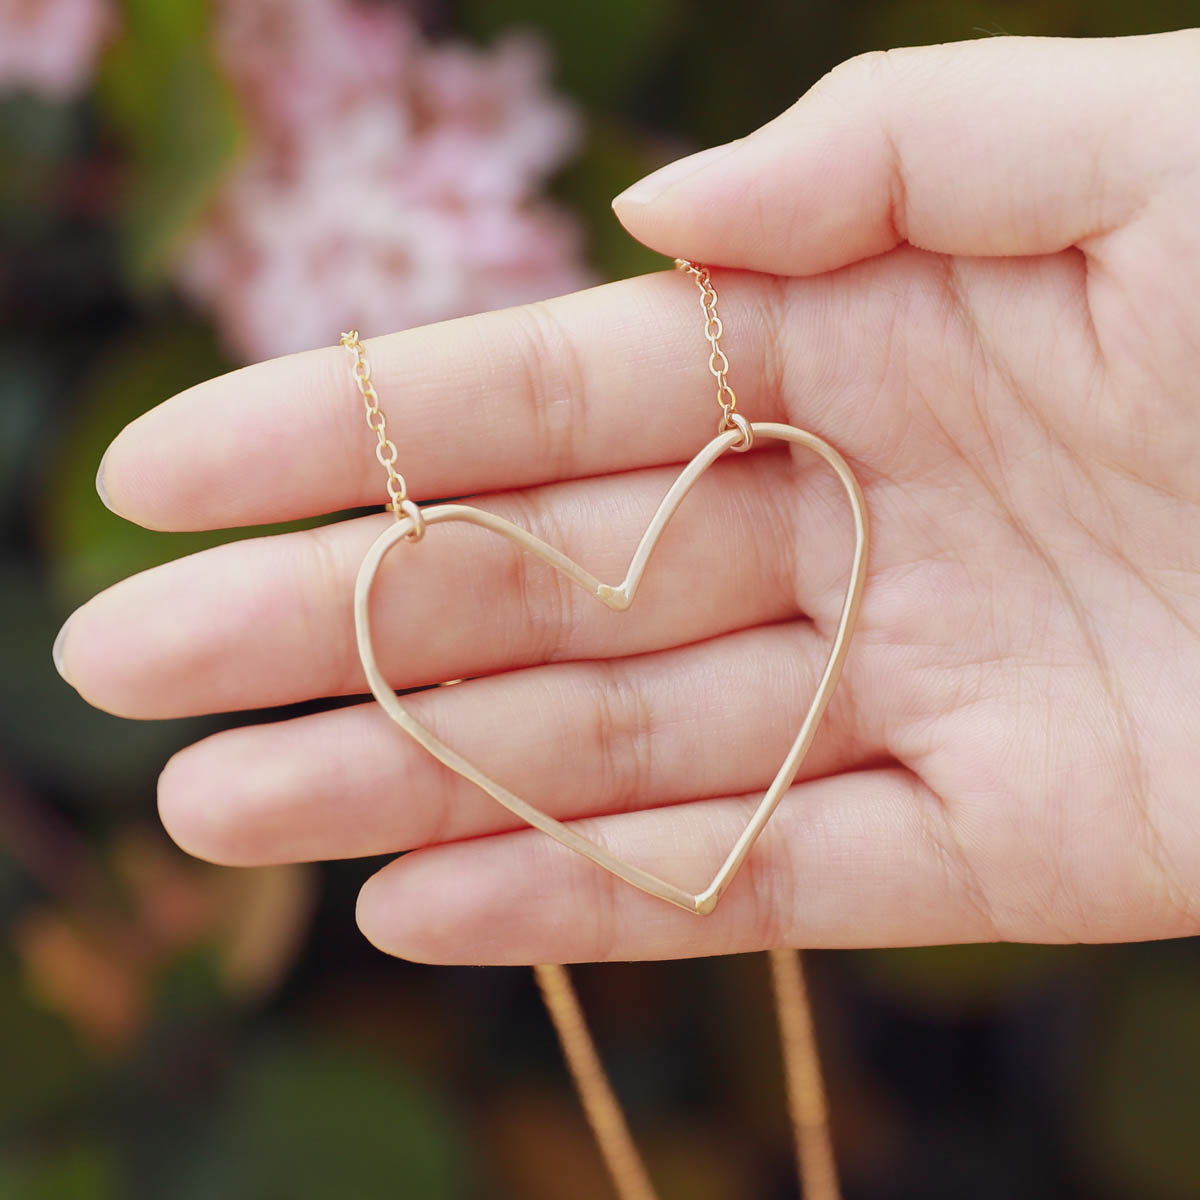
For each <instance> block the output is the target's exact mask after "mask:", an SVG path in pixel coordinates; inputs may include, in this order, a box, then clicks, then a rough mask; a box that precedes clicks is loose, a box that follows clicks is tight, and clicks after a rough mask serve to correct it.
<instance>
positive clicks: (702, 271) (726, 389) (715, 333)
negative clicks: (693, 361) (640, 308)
mask: <svg viewBox="0 0 1200 1200" xmlns="http://www.w3.org/2000/svg"><path fill="white" fill-rule="evenodd" d="M675 267H676V270H679V271H684V272H686V273H687V274H688V275H690V276H691V277H692V278H693V279H694V280H695V281H696V287H697V288H698V289H699V291H700V312H701V313H702V314H703V316H704V336H705V338H706V339H707V340H708V369H709V371H710V373H711V374H712V377H713V378H714V379H715V380H716V381H717V403H718V404H719V405H720V406H721V419H720V421H719V422H717V432H718V433H725V432H726V431H727V430H729V429H732V428H734V426H736V427H737V428H738V429H740V430H741V431H742V441H741V442H740V443H739V444H738V445H736V446H733V447H732V449H734V450H749V449H750V442H751V440H752V435H751V433H750V430H749V426H748V425H747V423H746V419H745V417H743V416H741V415H740V414H739V413H738V410H737V393H735V392H734V390H733V388H731V387H730V386H729V359H728V358H727V357H726V356H725V351H724V350H723V349H722V348H721V335H722V334H723V333H724V332H725V324H724V322H723V321H722V320H721V318H720V316H719V315H718V314H717V289H716V287H715V286H714V285H713V281H712V273H711V272H710V271H709V269H708V268H707V267H705V266H701V265H700V264H698V263H693V262H688V260H687V259H686V258H677V259H676V260H675Z"/></svg>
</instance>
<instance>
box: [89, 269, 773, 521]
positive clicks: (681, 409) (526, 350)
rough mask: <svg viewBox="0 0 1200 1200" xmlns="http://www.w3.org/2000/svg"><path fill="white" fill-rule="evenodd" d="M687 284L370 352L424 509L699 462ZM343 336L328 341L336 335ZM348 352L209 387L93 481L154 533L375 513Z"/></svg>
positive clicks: (620, 290)
mask: <svg viewBox="0 0 1200 1200" xmlns="http://www.w3.org/2000/svg"><path fill="white" fill-rule="evenodd" d="M761 291H762V289H761V287H758V286H754V285H753V283H750V284H749V285H744V286H741V287H739V288H737V289H735V291H734V292H732V293H731V295H730V298H729V311H728V313H727V316H729V317H730V318H731V327H734V328H736V330H737V334H736V340H737V346H736V353H735V351H734V348H733V347H732V346H731V347H730V352H731V353H735V357H736V364H737V365H736V368H735V369H734V376H735V378H736V381H737V386H738V387H739V388H741V389H742V390H743V392H744V394H745V396H746V397H747V399H749V398H750V397H753V398H754V408H753V417H754V419H755V420H778V419H780V418H781V416H782V412H783V410H782V406H781V402H780V398H779V397H778V396H777V395H774V394H773V393H772V391H771V390H770V389H769V388H768V387H767V386H765V385H766V384H767V382H768V381H769V380H770V379H772V378H773V377H774V375H775V371H776V368H775V366H774V365H773V364H772V363H771V362H769V361H768V358H769V356H770V354H771V351H772V346H773V345H774V344H775V343H774V336H773V335H774V333H775V332H776V331H775V330H774V329H773V327H772V323H771V318H770V315H769V314H767V313H765V312H764V309H763V300H762V297H761ZM695 298H696V297H695V289H694V287H693V285H692V282H691V280H689V279H686V278H684V277H683V276H681V275H679V274H677V273H676V272H664V273H661V274H656V275H648V276H644V277H642V278H639V279H630V280H624V281H622V282H620V283H615V284H610V285H608V286H605V287H598V288H593V289H591V290H589V291H585V292H579V293H576V294H574V295H569V296H563V297H560V298H558V299H555V300H549V301H546V302H544V303H540V304H530V305H525V306H523V307H520V308H512V309H507V310H503V311H500V312H494V313H484V314H481V315H479V316H474V317H468V318H463V319H461V320H456V321H447V322H444V323H441V324H437V325H431V326H427V327H425V328H421V329H412V330H407V331H405V332H402V333H396V334H391V335H388V336H386V337H380V338H373V339H371V340H369V341H368V342H367V343H366V347H367V352H368V357H369V361H370V363H371V365H372V369H373V373H374V374H373V379H374V382H375V384H376V386H377V390H378V393H379V396H380V402H381V405H382V409H383V412H384V414H385V416H386V417H387V419H388V426H387V430H388V433H389V435H390V437H391V438H392V440H393V441H394V442H395V444H396V446H397V449H398V453H399V457H398V460H397V466H398V468H399V470H400V471H401V472H402V473H403V474H404V476H405V478H406V480H407V482H408V486H409V490H410V492H411V494H412V495H413V496H414V497H415V498H416V499H417V500H432V499H436V498H439V497H445V496H457V495H464V494H468V493H472V492H484V491H492V490H497V489H501V488H512V487H525V486H529V485H531V484H538V483H544V482H548V481H553V480H558V479H569V478H575V477H579V476H591V475H596V474H602V473H604V472H608V471H615V470H626V469H628V468H632V467H641V466H649V465H653V464H660V463H666V462H679V461H682V460H685V459H687V458H689V457H690V456H691V454H692V453H693V452H694V451H695V450H696V448H697V447H698V445H699V444H700V443H701V441H702V440H703V439H704V438H705V437H707V436H708V435H709V433H710V431H712V430H714V429H715V426H716V420H715V415H714V414H716V413H717V412H718V410H717V407H716V404H715V402H714V398H713V395H714V393H713V384H712V377H711V376H710V375H709V373H708V365H707V364H708V350H707V346H706V344H705V342H704V337H703V326H702V324H701V322H700V319H699V317H698V316H697V312H696V303H695ZM332 336H335V335H331V337H332ZM350 366H351V364H350V360H349V359H348V358H347V355H346V352H345V351H344V350H343V349H341V348H340V347H337V346H330V347H327V348H325V349H321V350H314V351H310V352H307V353H304V354H296V355H292V356H289V357H287V358H281V359H276V360H274V361H271V362H265V363H259V364H258V365H256V366H252V367H246V368H244V369H242V370H240V371H235V372H233V373H231V374H228V375H224V376H221V377H219V378H217V379H212V380H209V381H208V382H206V383H201V384H199V385H198V386H196V387H194V388H191V389H190V390H188V391H186V392H183V393H181V394H180V395H178V396H176V397H174V398H173V399H171V400H168V401H166V402H165V403H164V404H161V405H159V406H158V407H157V408H154V409H152V410H151V411H150V412H148V413H146V414H145V415H143V416H142V417H139V418H138V419H137V420H136V421H134V422H133V423H132V424H131V425H129V426H128V427H127V428H126V429H125V430H124V431H123V432H122V433H121V434H120V435H119V436H118V437H117V438H116V440H115V441H114V442H113V444H112V445H111V446H110V447H109V450H108V453H107V454H106V456H105V458H104V461H103V464H102V467H101V471H100V480H99V482H100V485H101V487H102V494H103V495H104V496H105V499H106V503H108V504H109V506H110V507H111V508H113V509H114V510H115V511H116V512H118V513H119V514H120V515H121V516H124V517H127V518H128V519H130V520H132V521H136V522H138V523H139V524H142V525H146V526H149V527H151V528H156V529H203V528H216V527H227V526H237V525H250V524H262V523H269V522H274V521H281V520H290V519H292V518H295V517H300V516H307V515H311V514H315V513H324V512H333V511H339V510H342V509H346V508H351V507H354V506H357V505H363V504H373V503H382V502H384V501H385V500H386V496H385V494H384V490H383V484H384V477H383V472H382V470H381V468H380V465H379V463H378V462H377V461H376V457H375V448H376V441H375V438H374V437H373V436H372V435H371V433H370V431H369V430H368V429H367V428H366V425H365V422H364V416H363V411H362V401H361V399H360V397H359V395H358V392H357V391H356V389H355V385H354V381H353V379H352V376H351V373H350Z"/></svg>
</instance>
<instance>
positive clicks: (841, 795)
mask: <svg viewBox="0 0 1200 1200" xmlns="http://www.w3.org/2000/svg"><path fill="white" fill-rule="evenodd" d="M758 799H759V797H758V796H757V795H754V796H745V797H741V798H737V799H712V800H699V801H695V802H692V803H689V804H681V805H675V806H673V807H668V808H657V809H650V810H646V811H642V812H637V813H626V814H621V815H614V816H606V817H597V818H592V819H589V820H584V821H579V822H573V823H572V828H574V829H576V830H577V831H578V832H579V833H582V834H584V835H585V836H587V837H590V838H593V839H595V840H596V841H599V842H600V843H601V844H602V845H604V846H605V847H606V848H607V849H608V850H609V851H610V852H612V853H614V854H616V855H618V856H621V857H624V858H627V859H629V860H630V861H633V862H636V863H637V865H639V866H642V867H644V868H646V869H648V870H650V871H652V872H654V873H655V874H657V875H660V876H662V877H663V878H666V879H668V880H670V881H672V882H677V883H679V884H680V885H681V886H684V887H688V888H695V889H696V890H700V889H701V888H703V887H704V886H706V885H707V884H708V883H709V881H710V880H711V878H712V876H713V874H714V873H715V871H716V869H717V866H718V865H719V864H720V862H721V861H722V860H723V859H724V857H725V855H726V854H727V853H728V851H729V850H730V848H731V847H732V846H733V843H734V841H735V839H736V838H737V836H738V834H739V833H740V832H741V831H742V829H743V828H744V827H745V824H746V822H747V820H748V819H749V816H750V812H751V811H752V809H753V806H754V804H755V803H757V801H758ZM952 845H953V839H952V838H951V837H950V836H949V834H948V832H947V828H946V814H945V810H944V808H943V807H942V805H941V804H940V802H939V800H938V799H937V797H935V796H934V795H933V794H932V793H930V791H929V790H928V788H926V787H925V785H924V784H922V783H921V782H920V781H919V780H918V779H917V778H916V777H915V776H913V775H912V774H910V773H909V772H908V771H905V770H904V769H902V768H898V767H890V768H881V769H873V770H866V771H859V772H851V773H847V774H841V775H835V776H830V777H827V778H823V779H815V780H811V781H809V782H806V783H803V784H800V785H799V786H797V787H794V788H792V789H791V790H790V791H789V792H788V794H787V795H786V797H785V799H784V802H783V803H782V804H781V805H780V807H779V809H778V810H777V811H776V812H775V815H774V816H773V817H772V819H771V821H770V822H769V824H768V825H767V827H766V829H765V830H764V832H763V834H762V835H761V836H760V838H759V840H758V842H756V843H755V846H754V848H753V850H752V851H751V852H750V855H749V857H748V858H747V859H746V862H745V864H744V865H743V867H742V870H741V873H740V874H739V875H738V876H737V878H735V880H734V881H733V883H732V884H731V885H730V887H729V890H728V891H727V892H726V893H725V896H724V898H723V899H722V901H721V903H720V904H719V905H718V907H717V908H716V910H715V911H714V912H713V913H712V914H711V915H709V916H706V917H697V916H695V915H693V914H691V913H688V912H685V911H683V910H682V909H679V908H675V907H674V906H673V905H670V904H667V903H665V902H664V901H662V900H660V899H657V898H656V897H652V896H647V895H645V894H644V893H642V892H640V891H638V890H637V889H636V888H633V887H631V886H629V885H627V884H625V883H623V882H621V881H619V880H615V879H614V878H613V877H612V876H611V875H609V874H608V872H606V871H603V870H602V869H600V868H599V867H597V866H596V865H595V864H594V863H591V862H588V861H587V860H585V859H584V858H582V857H581V856H579V855H577V854H575V853H573V852H571V851H570V850H567V849H566V848H565V847H563V846H561V845H559V844H558V843H556V842H554V841H552V840H551V839H549V838H547V837H546V836H545V835H544V834H542V833H540V832H538V831H536V830H525V831H521V832H516V833H503V834H498V835H496V836H493V837H484V838H477V839H475V840H472V841H466V842H455V843H451V844H447V845H440V846H433V847H429V848H427V849H424V850H417V851H415V852H414V853H412V854H409V855H405V856H404V857H403V858H401V859H398V860H397V861H395V862H392V863H390V864H389V865H388V866H386V867H384V868H383V870H382V871H380V872H378V873H377V874H376V875H374V876H373V877H372V878H371V879H369V880H368V881H367V883H366V884H365V885H364V887H363V889H362V892H361V894H360V896H359V902H358V921H359V925H360V927H361V928H362V930H363V932H364V933H365V934H366V936H367V937H368V938H369V939H370V940H371V941H372V942H374V943H375V945H377V946H378V947H379V948H380V949H382V950H385V951H387V952H388V953H391V954H396V955H400V956H402V957H405V958H412V959H417V960H420V961H425V962H444V963H489V964H518V963H520V964H527V963H539V962H584V961H603V960H611V959H659V958H684V957H687V958H692V957H700V956H703V955H708V954H735V953H741V952H743V951H750V950H762V949H767V948H770V947H777V946H806V947H807V946H829V947H832V946H882V945H889V946H899V945H914V944H931V943H943V942H947V943H948V942H961V941H987V940H995V939H996V938H998V937H1001V936H1003V934H1004V931H1002V930H1000V929H998V928H997V926H996V924H995V923H994V921H993V920H992V919H991V917H990V915H989V913H988V911H987V909H986V906H984V905H982V904H981V903H980V900H979V897H978V896H977V894H976V893H975V891H974V890H973V885H972V879H971V875H970V872H969V870H968V869H967V867H966V866H965V864H961V863H960V862H959V861H958V860H957V858H956V856H955V855H954V853H953V852H952V851H950V850H948V849H947V847H948V846H952Z"/></svg>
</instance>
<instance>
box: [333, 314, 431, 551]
mask: <svg viewBox="0 0 1200 1200" xmlns="http://www.w3.org/2000/svg"><path fill="white" fill-rule="evenodd" d="M341 340H342V345H343V346H345V347H346V349H347V350H348V351H349V353H350V356H351V357H352V358H353V359H354V366H353V368H352V369H353V372H354V382H355V384H356V385H357V386H358V390H359V393H360V395H361V396H362V400H363V407H364V409H365V411H366V415H367V428H368V429H369V430H370V431H371V432H372V433H373V434H374V435H375V437H376V439H377V442H378V444H377V445H376V447H375V457H376V458H377V459H379V465H380V466H381V467H383V469H384V470H385V471H386V472H387V494H388V503H389V507H390V508H391V510H392V512H393V513H395V514H396V520H398V521H400V520H403V519H404V518H405V517H408V518H409V519H410V520H411V521H412V523H413V527H412V530H411V531H410V532H409V533H407V534H405V537H407V538H408V539H409V540H410V541H414V542H415V541H418V540H420V538H421V535H422V534H423V533H424V532H425V524H424V522H423V521H422V520H421V514H420V510H419V509H418V508H417V506H416V505H415V504H414V503H413V502H412V501H411V500H410V499H409V498H408V484H407V483H406V482H405V480H404V476H403V475H401V474H400V472H399V471H397V470H396V460H397V459H398V458H399V457H400V452H399V451H398V450H397V449H396V443H395V442H393V441H392V439H391V438H389V437H388V432H387V417H386V416H385V415H384V412H383V409H382V408H381V407H380V405H379V393H378V392H377V391H376V390H375V384H374V383H373V382H372V381H371V364H370V362H369V361H368V360H367V351H366V347H365V346H363V344H362V342H361V341H360V340H359V336H358V330H357V329H351V330H350V332H349V333H343V334H342V339H341Z"/></svg>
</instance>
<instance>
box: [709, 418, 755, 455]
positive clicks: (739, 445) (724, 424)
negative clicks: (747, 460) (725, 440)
mask: <svg viewBox="0 0 1200 1200" xmlns="http://www.w3.org/2000/svg"><path fill="white" fill-rule="evenodd" d="M731 426H732V427H734V428H736V429H737V430H738V432H739V433H740V434H741V435H742V436H741V440H740V441H736V442H734V443H733V445H732V446H730V447H729V448H730V450H734V451H736V452H737V453H738V454H745V452H746V451H747V450H749V449H750V447H751V446H753V445H754V430H753V429H752V428H751V426H750V422H749V421H747V420H746V418H745V417H743V416H742V414H741V413H737V412H727V413H726V414H725V415H724V416H723V417H722V418H721V423H720V425H718V426H717V431H718V432H719V433H728V432H729V429H730V427H731Z"/></svg>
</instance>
